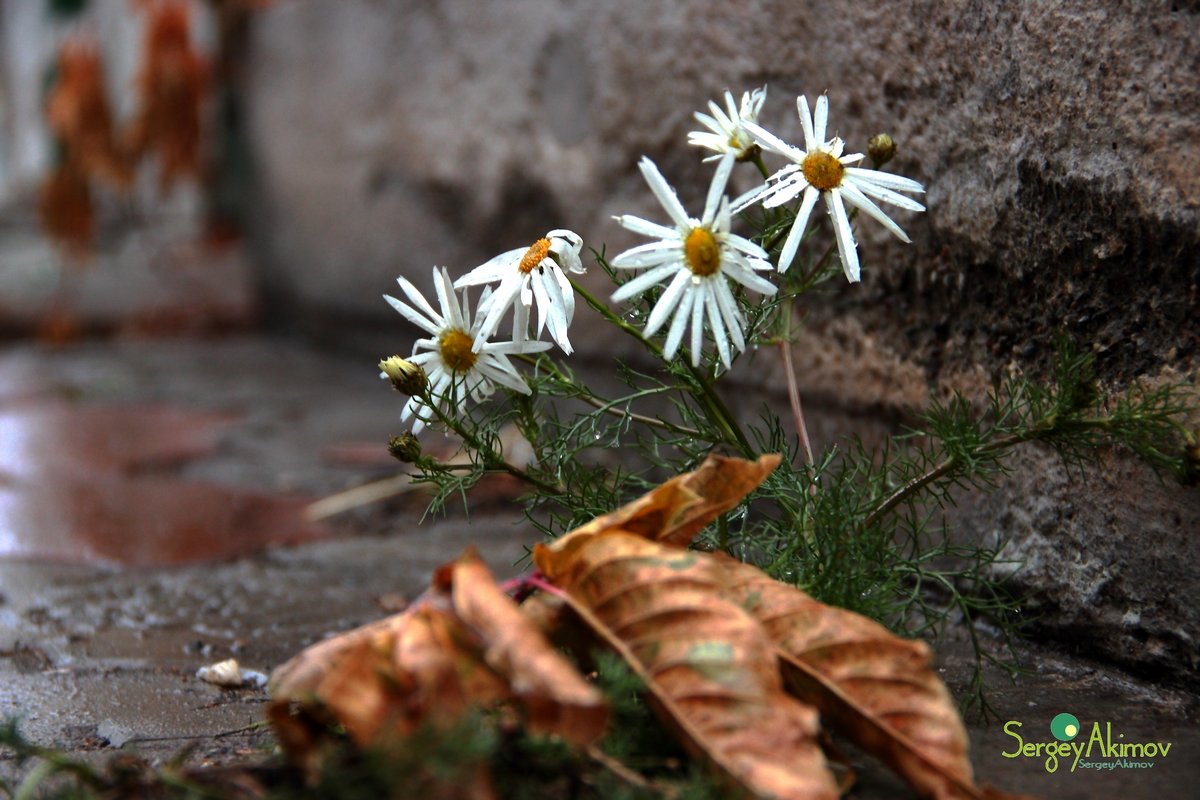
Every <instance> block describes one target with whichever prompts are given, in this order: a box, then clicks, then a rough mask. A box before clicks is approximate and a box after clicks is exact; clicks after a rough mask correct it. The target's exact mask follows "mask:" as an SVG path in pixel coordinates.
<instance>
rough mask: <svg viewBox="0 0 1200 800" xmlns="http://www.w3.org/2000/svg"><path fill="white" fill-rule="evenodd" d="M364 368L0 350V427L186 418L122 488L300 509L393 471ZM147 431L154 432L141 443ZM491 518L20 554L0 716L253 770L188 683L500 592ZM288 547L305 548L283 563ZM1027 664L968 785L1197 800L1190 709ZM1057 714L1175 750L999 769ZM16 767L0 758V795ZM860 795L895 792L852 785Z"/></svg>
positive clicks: (273, 354) (60, 741) (283, 521)
mask: <svg viewBox="0 0 1200 800" xmlns="http://www.w3.org/2000/svg"><path fill="white" fill-rule="evenodd" d="M378 355H382V354H362V355H361V356H341V355H336V354H329V353H321V352H317V351H314V350H312V349H307V348H304V347H301V346H298V345H297V344H295V343H293V342H291V341H287V340H272V339H265V338H252V337H236V338H227V339H216V340H211V341H186V342H185V341H172V342H163V341H158V342H154V341H146V342H137V341H115V342H103V343H84V344H81V345H78V346H75V347H71V348H67V349H62V350H46V349H43V348H40V347H38V346H35V345H28V344H20V345H10V346H8V347H7V349H6V350H4V351H2V352H0V419H8V420H9V421H10V422H11V421H13V420H17V421H19V420H21V419H26V420H28V419H29V417H28V416H25V417H22V415H23V414H24V415H29V414H32V413H34V412H35V411H36V412H39V413H41V412H45V410H46V409H48V408H51V407H52V406H53V405H54V404H66V405H67V406H69V407H70V408H73V409H74V410H75V411H76V412H78V413H76V414H75V415H74V416H72V417H70V419H71V420H72V422H71V423H70V424H72V425H74V426H76V427H77V426H78V425H81V424H82V425H93V426H96V425H103V424H105V423H99V422H96V418H95V417H89V416H88V414H87V413H85V412H84V411H82V410H83V409H95V408H111V407H120V406H136V407H139V408H150V407H153V408H159V409H161V408H170V409H175V410H176V411H177V412H179V413H182V414H184V415H185V416H184V417H181V419H193V418H195V416H196V415H200V416H201V417H202V418H204V419H211V420H217V421H219V423H220V424H219V425H216V427H215V428H213V429H212V430H209V429H208V428H204V432H203V435H202V436H200V440H201V441H199V443H198V445H197V446H195V447H192V448H191V449H190V450H188V451H187V452H185V453H182V454H180V453H175V454H174V455H173V457H171V458H156V457H152V458H142V459H141V460H138V459H137V458H134V459H133V461H134V462H135V463H134V466H133V467H131V468H129V469H126V470H124V471H119V474H120V475H123V476H126V477H130V476H131V477H135V478H145V477H147V476H150V477H157V478H161V479H171V480H176V481H185V482H200V483H203V484H205V485H212V486H218V487H236V488H237V489H239V490H242V491H252V492H260V493H263V494H264V495H267V496H270V497H278V496H287V497H292V498H298V499H301V500H304V501H305V502H306V501H307V500H308V499H311V498H315V497H320V496H323V495H326V494H329V493H331V492H336V491H340V490H343V489H346V488H348V487H351V486H355V485H359V484H362V483H364V482H366V481H370V480H374V479H379V478H382V477H386V476H389V475H394V474H396V472H397V465H396V464H395V462H391V461H389V460H388V459H387V458H386V454H385V453H384V446H383V442H385V441H386V437H387V435H388V434H389V433H393V432H395V431H396V429H397V414H398V411H399V400H398V398H397V397H396V396H395V395H394V394H392V393H391V392H390V391H388V390H386V389H385V388H384V386H383V385H381V383H380V382H379V380H378V378H377V373H376V371H375V369H374V358H376V357H377V356H378ZM4 415H8V416H4ZM188 415H191V416H188ZM14 424H15V423H14ZM107 424H109V425H111V423H107ZM153 424H154V423H153V422H151V421H150V420H149V417H147V418H146V422H145V425H146V429H147V430H152V426H153ZM181 425H182V426H183V427H186V424H185V423H181ZM168 427H169V426H168ZM202 427H203V426H202ZM116 438H123V437H116ZM152 438H153V437H152ZM185 438H186V437H185ZM56 441H57V444H54V443H53V442H52V444H51V445H49V446H51V447H58V448H65V449H66V450H67V452H66V453H65V454H64V453H56V454H53V457H51V455H49V454H48V455H47V456H46V458H45V459H44V460H46V461H47V463H49V462H50V461H54V460H56V459H57V460H59V461H64V460H65V461H67V462H70V461H71V456H72V453H71V452H70V450H71V447H72V441H78V440H73V439H72V437H65V438H63V439H59V440H56ZM191 444H196V443H194V442H193V443H191ZM4 446H5V447H8V446H9V444H8V441H7V440H6V441H5V445H4ZM185 449H186V448H185ZM64 455H65V456H66V458H65V459H64V458H63V456H64ZM110 455H111V454H110ZM158 455H160V456H161V455H162V454H161V453H159V454H158ZM168 455H170V454H168ZM9 460H11V458H10V459H9ZM0 463H4V464H7V463H8V462H7V461H4V460H2V459H0ZM18 466H20V465H19V464H15V465H10V466H6V468H5V469H6V470H7V472H6V473H5V474H4V475H2V476H0V477H2V478H3V480H2V481H0V490H4V491H7V492H9V493H13V492H18V490H19V489H20V488H21V487H22V486H25V485H27V484H28V483H29V481H28V480H25V479H26V478H28V477H29V476H28V475H22V474H18V472H17V468H18ZM57 469H58V468H56V470H57ZM63 469H67V468H66V467H64V468H63ZM47 474H49V475H50V478H46V480H50V479H54V480H57V479H58V478H56V477H54V476H61V475H62V474H69V470H68V472H63V471H62V470H58V471H51V472H50V473H47ZM114 474H116V473H114ZM23 481H24V482H23ZM495 499H496V498H495V497H494V496H493V497H492V498H491V501H492V502H491V504H490V505H485V506H481V507H480V508H478V509H477V510H476V512H475V513H473V514H472V516H471V518H470V520H469V521H468V520H467V519H465V518H464V517H463V516H462V515H461V514H455V515H452V516H451V518H449V519H446V520H442V521H438V522H431V521H426V522H424V523H420V522H419V521H420V519H421V512H422V510H423V507H424V503H423V501H422V500H421V498H417V497H408V498H400V499H396V500H392V501H390V502H389V503H387V504H384V505H382V506H379V505H377V506H372V507H369V508H363V509H359V510H356V511H354V512H351V513H348V514H346V515H343V516H340V517H335V518H333V519H331V520H329V521H327V522H326V523H325V524H324V525H323V526H322V527H320V528H318V529H313V530H310V531H309V532H308V533H307V534H305V535H304V536H300V537H296V536H295V535H294V534H295V533H296V531H295V530H293V529H292V527H291V526H293V525H301V526H302V525H304V524H307V523H304V521H303V520H302V519H300V518H299V517H298V516H297V517H286V516H285V517H282V518H272V522H271V524H270V525H269V526H267V527H269V528H273V529H272V530H267V531H265V532H264V531H262V530H254V528H255V526H256V523H254V522H253V521H251V522H246V521H245V520H242V521H241V522H237V523H236V524H231V525H229V526H227V528H225V529H222V530H220V531H218V532H217V533H216V534H214V536H215V538H214V539H213V540H212V541H209V542H207V543H206V544H205V546H204V547H203V548H200V552H202V553H203V554H204V557H205V558H215V559H217V560H216V563H209V564H200V565H184V566H179V565H178V564H180V563H181V562H182V561H186V560H187V559H186V558H181V559H179V560H175V561H172V560H170V559H169V558H159V559H158V560H157V561H155V560H153V559H150V560H142V561H137V559H136V558H135V559H134V561H135V563H140V564H142V566H140V567H138V568H127V567H121V566H119V565H117V564H115V563H113V560H114V559H112V558H110V557H105V555H104V553H99V554H97V552H95V551H93V550H88V549H87V548H82V547H81V548H78V549H77V550H75V551H72V550H71V549H69V548H60V549H58V550H57V551H55V552H54V553H50V554H49V555H51V556H53V561H52V562H51V561H50V560H49V559H48V558H47V554H46V553H45V552H39V551H38V549H37V545H36V543H31V542H22V541H16V540H15V539H14V540H13V541H14V543H13V544H12V545H11V546H10V547H9V549H8V550H7V551H6V553H7V555H6V557H5V558H4V559H3V560H0V714H4V715H11V714H16V715H18V716H19V717H20V718H21V719H22V721H23V730H24V731H25V733H26V734H27V735H28V736H30V737H31V738H32V739H34V740H36V741H38V742H39V743H45V744H53V745H56V746H59V747H63V748H65V749H67V750H69V751H72V752H77V753H84V754H88V757H102V756H105V755H107V754H110V753H112V752H114V748H117V747H121V746H124V747H127V748H136V749H137V750H138V751H139V752H141V753H143V754H147V755H149V756H151V757H152V758H161V759H165V758H168V757H170V756H171V755H173V754H175V753H177V752H179V751H180V749H181V748H182V747H183V746H185V745H187V744H189V743H192V744H194V745H195V750H194V751H193V752H192V754H191V756H190V758H191V759H192V760H193V761H196V762H199V763H205V762H207V763H230V762H235V761H238V760H241V759H249V758H253V757H256V756H258V755H261V754H262V753H264V752H266V751H269V750H270V748H271V747H272V746H273V742H272V739H271V737H270V734H269V733H268V732H267V731H265V730H263V729H248V728H249V726H252V725H254V723H256V722H257V721H258V720H259V719H260V718H261V714H262V710H263V705H264V703H265V700H266V694H265V692H264V691H263V690H261V689H238V690H222V689H218V688H216V687H214V686H212V685H209V684H206V683H203V682H201V681H199V680H197V679H196V678H195V672H196V670H197V669H198V668H199V667H201V666H204V665H208V664H212V663H214V662H216V661H220V660H223V659H225V658H228V657H235V658H237V659H238V660H239V662H241V664H242V666H244V667H248V668H251V669H257V670H261V671H263V672H269V671H270V669H271V668H272V667H274V666H275V665H277V664H279V663H281V662H282V661H284V660H285V659H287V658H289V657H290V656H292V655H293V654H295V653H296V652H297V651H298V650H300V649H301V648H302V647H304V646H305V645H307V644H310V643H312V642H314V641H317V640H319V639H321V638H322V637H324V636H326V635H328V634H331V633H335V632H338V631H342V630H346V629H348V628H351V627H354V626H356V625H358V624H361V623H363V622H366V621H368V620H371V619H374V618H377V617H379V616H382V615H384V614H385V613H388V612H387V610H386V609H387V607H388V606H389V605H391V604H394V603H396V602H397V599H396V596H401V597H403V596H412V595H414V594H416V593H417V592H419V591H420V590H421V589H422V588H423V586H424V585H425V584H426V582H427V581H428V577H429V573H430V571H431V570H432V569H433V568H434V567H435V566H437V565H438V564H440V563H442V562H444V561H446V560H449V559H450V558H453V557H454V556H455V555H457V554H458V553H459V552H461V550H462V549H463V548H464V547H465V546H467V545H468V544H474V545H478V546H479V547H480V548H481V549H482V551H483V554H484V556H485V558H486V559H487V560H488V561H489V562H490V563H491V565H492V566H493V568H494V569H495V570H496V571H497V572H498V574H500V575H502V576H503V575H508V574H512V573H513V572H514V571H515V568H514V567H513V564H514V562H516V561H517V560H518V559H519V558H520V557H521V555H522V553H523V547H524V546H525V545H528V544H530V543H532V541H534V539H535V534H534V533H533V532H532V531H530V529H529V528H528V526H527V525H525V524H523V523H522V521H521V518H520V515H519V513H516V511H515V507H513V506H511V505H503V504H497V503H495V502H494V501H495ZM193 502H196V501H195V499H194V498H193ZM199 502H201V503H203V502H206V501H203V500H201V501H199ZM120 535H121V531H120V530H119V529H116V528H114V529H113V530H112V531H111V532H110V536H120ZM187 535H188V536H191V537H196V536H205V535H208V534H207V533H206V532H205V531H203V530H198V529H197V530H191V531H190V532H189V533H188V534H187ZM299 540H304V541H305V542H306V543H303V544H300V545H298V546H291V547H281V546H278V543H280V542H291V543H292V544H295V542H296V541H299ZM184 549H186V548H184ZM135 551H136V548H134V549H133V550H130V549H128V548H127V549H126V550H125V551H123V552H125V553H126V554H128V553H130V552H135ZM112 552H118V554H119V552H122V551H108V553H109V556H111V554H112ZM163 552H164V553H166V554H167V555H170V552H172V551H171V549H170V547H166V548H165V549H164V551H163ZM135 555H136V553H135ZM121 558H126V560H128V559H127V557H125V556H122V557H121ZM118 560H119V559H118ZM98 561H99V562H102V563H96V562H98ZM86 562H90V563H86ZM155 563H167V564H176V566H173V567H164V566H152V564H155ZM964 639H965V637H964V636H963V635H962V632H961V631H960V632H958V634H957V635H955V636H951V637H950V641H949V642H948V643H947V644H946V645H945V646H944V647H943V648H942V650H941V656H940V660H941V663H942V666H943V676H944V677H945V679H946V680H947V682H948V683H949V684H950V685H951V686H952V688H954V689H955V690H956V691H961V690H962V689H964V682H965V680H966V678H967V676H968V674H969V670H968V667H967V659H966V655H965V652H966V647H965V643H964ZM1027 661H1028V663H1029V666H1030V667H1031V670H1032V671H1031V673H1030V674H1029V675H1026V676H1023V677H1022V678H1020V680H1019V682H1018V683H1017V684H1016V685H1015V686H1014V685H1010V684H1008V683H1007V682H1006V681H1005V680H1004V679H1003V678H1000V677H998V676H997V677H996V678H995V679H994V680H993V686H994V689H993V691H992V694H991V700H992V703H993V705H994V706H995V707H996V710H997V712H998V714H999V716H1000V720H1001V722H1000V723H993V724H992V725H990V726H983V725H981V724H978V723H976V724H973V725H972V731H971V735H972V741H973V753H974V756H973V761H974V763H975V765H976V769H977V771H978V773H979V777H980V779H981V780H983V781H985V782H989V783H992V784H995V785H997V786H999V787H1001V788H1004V789H1007V790H1010V791H1025V792H1031V793H1036V794H1038V795H1040V796H1044V797H1055V798H1097V797H1101V798H1102V797H1130V798H1139V797H1147V798H1149V797H1153V798H1157V799H1161V798H1173V797H1190V796H1192V790H1193V789H1194V787H1195V786H1196V785H1198V783H1200V757H1198V755H1197V754H1198V753H1200V726H1198V725H1197V722H1198V721H1200V713H1198V704H1197V699H1196V698H1195V697H1194V696H1192V695H1190V694H1188V693H1186V692H1183V691H1180V690H1177V689H1170V688H1164V687H1163V686H1158V685H1155V684H1152V683H1147V682H1142V681H1138V680H1135V679H1133V678H1131V677H1129V676H1127V675H1124V674H1122V673H1120V672H1119V671H1116V670H1113V669H1109V668H1105V667H1104V666H1103V665H1097V664H1094V663H1090V662H1086V661H1082V660H1078V659H1074V658H1071V657H1069V656H1066V655H1063V654H1062V653H1061V652H1058V651H1055V650H1053V649H1047V648H1040V647H1033V646H1031V648H1030V650H1029V653H1028V656H1027ZM1060 712H1070V713H1073V714H1075V715H1076V716H1077V717H1078V719H1079V720H1080V722H1081V724H1082V726H1083V728H1084V732H1085V734H1086V733H1088V732H1090V730H1091V726H1092V723H1093V722H1099V723H1100V724H1101V728H1102V729H1103V730H1108V728H1107V727H1106V723H1111V730H1112V731H1113V733H1112V737H1113V738H1114V739H1115V740H1116V741H1117V743H1121V742H1129V743H1133V742H1151V741H1154V742H1164V743H1165V742H1170V743H1172V749H1171V750H1170V751H1169V754H1168V755H1167V756H1166V757H1165V758H1164V757H1159V758H1155V759H1129V760H1130V761H1146V760H1153V762H1154V766H1153V767H1149V768H1142V769H1136V768H1133V767H1128V768H1124V767H1123V768H1118V769H1111V770H1106V771H1100V770H1097V769H1089V768H1078V767H1077V768H1076V769H1075V771H1074V772H1072V771H1071V770H1070V764H1069V763H1065V764H1063V765H1060V766H1059V768H1058V769H1057V770H1056V771H1055V772H1052V773H1051V772H1047V770H1046V768H1045V764H1044V761H1045V759H1044V757H1042V758H1025V757H1021V758H1005V757H1004V756H1003V755H1002V753H1004V752H1012V751H1013V749H1014V744H1015V739H1014V738H1013V737H1012V736H1011V735H1009V734H1006V733H1005V731H1004V729H1003V727H1002V724H1003V722H1005V721H1009V720H1013V721H1017V722H1021V723H1022V727H1021V728H1019V729H1017V728H1013V727H1011V726H1010V730H1019V731H1020V732H1021V733H1023V734H1024V738H1025V739H1026V740H1027V741H1032V742H1044V741H1048V740H1050V739H1051V737H1050V733H1049V720H1050V719H1051V718H1052V717H1053V716H1054V715H1056V714H1058V713H1060ZM1122 735H1123V737H1124V738H1123V739H1122V738H1120V737H1121V736H1122ZM1097 755H1098V754H1097ZM1084 760H1087V759H1084ZM1091 760H1092V761H1097V760H1098V759H1097V758H1092V759H1091ZM12 769H13V765H12V763H11V762H10V761H4V760H3V756H0V775H3V774H7V773H9V772H10V771H11V770H12ZM856 796H859V797H864V798H883V797H892V796H906V794H905V793H904V791H903V789H902V788H901V787H899V786H898V785H897V784H895V783H893V782H892V781H891V779H890V778H888V777H887V776H886V775H885V774H883V773H882V772H880V771H879V770H877V769H873V768H869V767H867V768H864V769H863V770H862V783H861V786H860V788H859V789H858V790H857V791H856Z"/></svg>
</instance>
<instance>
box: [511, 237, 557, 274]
mask: <svg viewBox="0 0 1200 800" xmlns="http://www.w3.org/2000/svg"><path fill="white" fill-rule="evenodd" d="M549 253H550V240H549V239H538V240H537V241H536V242H534V243H533V244H531V245H530V246H529V249H528V250H526V251H525V255H523V256H521V263H520V264H518V265H517V269H519V270H520V271H521V274H522V275H528V274H529V273H530V272H533V268H534V267H536V266H537V265H538V264H540V263H542V261H543V260H544V259H545V258H546V256H547V255H548V254H549Z"/></svg>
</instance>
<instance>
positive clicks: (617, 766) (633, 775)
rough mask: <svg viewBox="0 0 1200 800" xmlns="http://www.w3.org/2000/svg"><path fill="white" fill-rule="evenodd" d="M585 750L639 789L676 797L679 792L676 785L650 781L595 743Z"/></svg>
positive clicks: (589, 756)
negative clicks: (658, 783)
mask: <svg viewBox="0 0 1200 800" xmlns="http://www.w3.org/2000/svg"><path fill="white" fill-rule="evenodd" d="M585 750H586V752H587V754H588V758H590V759H592V761H595V762H596V763H597V764H599V765H600V766H602V767H604V768H605V769H606V770H608V771H609V772H611V773H612V774H614V775H616V776H617V777H618V778H620V779H621V780H623V781H625V783H627V784H629V785H630V786H635V787H637V788H639V789H645V790H647V791H651V792H657V793H658V794H659V795H661V796H663V797H675V796H676V795H677V794H678V792H677V791H676V790H675V788H674V787H671V786H659V785H657V784H655V783H654V782H653V781H650V780H648V779H646V778H644V777H643V776H642V775H640V774H638V773H637V772H634V771H633V770H632V769H630V768H629V767H627V766H625V765H624V764H622V763H621V762H620V761H618V760H617V759H615V758H613V757H612V756H610V755H609V754H608V753H606V752H604V751H603V750H601V749H600V748H599V747H597V746H596V745H594V744H589V745H588V746H587V747H586V748H585Z"/></svg>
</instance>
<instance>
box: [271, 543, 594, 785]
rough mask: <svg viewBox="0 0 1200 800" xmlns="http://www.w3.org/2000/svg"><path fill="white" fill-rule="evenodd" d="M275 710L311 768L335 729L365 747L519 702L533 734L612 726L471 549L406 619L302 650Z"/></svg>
mask: <svg viewBox="0 0 1200 800" xmlns="http://www.w3.org/2000/svg"><path fill="white" fill-rule="evenodd" d="M271 696H272V700H271V705H270V708H269V711H268V716H269V717H270V719H271V722H272V724H273V725H274V726H275V729H276V731H277V732H278V734H279V738H280V741H281V743H283V745H284V747H285V749H286V750H287V751H288V752H289V754H291V755H292V757H293V758H294V759H296V760H297V761H299V762H300V763H302V764H304V765H305V766H306V767H308V768H310V769H312V768H313V767H315V766H316V764H318V763H319V761H320V758H321V756H322V744H323V739H324V736H325V734H326V732H327V731H328V730H329V729H330V727H331V725H333V724H337V725H340V726H342V727H344V728H345V730H346V732H347V734H349V736H350V737H351V738H352V739H353V740H354V742H355V743H356V744H358V745H359V746H360V747H372V746H381V745H387V744H389V743H391V742H393V741H395V740H397V739H399V738H402V737H405V736H408V735H411V734H412V733H413V732H415V731H416V730H417V729H418V728H419V727H421V726H422V725H432V726H433V727H446V726H448V725H449V724H451V723H453V722H455V721H457V720H459V719H461V717H462V716H463V714H465V713H466V712H467V710H468V709H470V708H472V707H494V706H496V705H499V704H516V705H518V706H521V707H522V708H523V709H524V710H525V712H526V716H527V719H528V725H529V727H530V729H531V730H533V731H536V732H540V733H553V734H557V735H559V736H562V737H563V738H564V739H566V740H567V741H570V742H572V743H575V744H579V745H584V744H587V743H589V742H591V741H593V740H595V739H596V738H598V737H599V736H600V735H601V734H602V733H603V731H604V726H605V724H606V722H607V714H608V712H607V707H606V706H605V704H604V700H603V697H602V696H601V695H600V693H599V692H598V691H597V690H596V689H595V687H593V686H591V685H589V684H587V683H586V681H584V679H583V677H582V676H581V675H579V673H578V672H577V671H575V669H574V668H573V667H572V666H571V664H570V663H569V662H567V661H566V659H565V658H564V657H563V656H561V655H560V654H559V653H558V652H557V651H555V650H554V649H553V648H552V647H551V646H550V644H549V643H548V642H547V641H546V639H545V637H544V636H543V635H542V633H541V632H540V631H539V630H538V629H537V627H536V625H535V624H534V623H533V622H532V621H530V620H528V619H526V618H525V617H524V616H523V615H522V614H521V612H520V611H519V610H518V608H517V606H516V605H515V604H514V603H513V601H512V600H511V599H510V598H508V597H507V596H506V595H504V594H503V593H502V592H501V591H500V590H499V589H498V588H497V587H496V584H495V581H494V580H493V579H492V576H491V573H490V572H489V571H488V570H487V567H486V566H484V564H483V562H482V561H480V560H479V558H478V556H477V555H475V554H474V553H473V552H468V553H467V554H465V555H464V556H462V557H461V558H459V559H458V560H457V561H455V562H452V563H451V564H447V565H446V566H444V567H442V568H441V569H440V570H438V572H437V573H436V574H435V577H434V585H433V586H432V587H431V588H430V589H429V591H427V592H425V594H423V595H422V596H421V597H420V598H418V599H417V600H416V601H414V603H413V604H412V605H411V606H410V607H409V608H408V609H407V610H406V611H405V612H404V613H402V614H398V615H396V616H393V617H389V618H387V619H384V620H380V621H378V622H374V623H371V624H369V625H366V626H363V627H361V628H358V629H356V630H353V631H350V632H349V633H345V634H342V635H340V636H337V637H335V638H333V639H329V640H327V641H325V642H321V643H320V644H317V645H314V646H312V647H310V648H308V649H307V650H304V651H303V652H301V653H300V654H299V655H297V656H295V657H294V658H292V659H291V660H290V661H288V662H287V663H286V664H284V665H283V666H281V667H279V668H278V669H277V670H275V673H274V674H273V675H272V676H271Z"/></svg>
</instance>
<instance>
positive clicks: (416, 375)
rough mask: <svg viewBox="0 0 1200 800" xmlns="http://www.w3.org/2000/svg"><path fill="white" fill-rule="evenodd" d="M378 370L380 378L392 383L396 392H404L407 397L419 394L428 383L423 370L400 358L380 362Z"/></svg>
mask: <svg viewBox="0 0 1200 800" xmlns="http://www.w3.org/2000/svg"><path fill="white" fill-rule="evenodd" d="M379 369H380V371H381V372H382V374H381V375H380V377H381V378H387V379H388V380H390V381H391V382H392V386H393V387H395V389H396V391H398V392H404V393H405V394H407V395H419V394H421V393H422V392H424V391H425V388H426V386H428V383H429V382H428V381H427V380H426V378H425V370H423V369H421V367H420V366H418V365H417V364H414V363H412V362H411V361H406V360H404V359H403V358H401V357H400V356H392V357H391V358H385V359H384V360H383V361H380V362H379Z"/></svg>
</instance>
